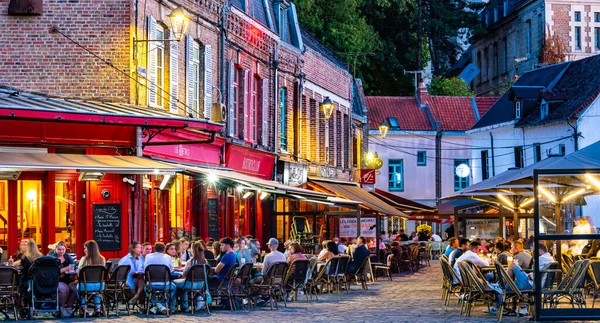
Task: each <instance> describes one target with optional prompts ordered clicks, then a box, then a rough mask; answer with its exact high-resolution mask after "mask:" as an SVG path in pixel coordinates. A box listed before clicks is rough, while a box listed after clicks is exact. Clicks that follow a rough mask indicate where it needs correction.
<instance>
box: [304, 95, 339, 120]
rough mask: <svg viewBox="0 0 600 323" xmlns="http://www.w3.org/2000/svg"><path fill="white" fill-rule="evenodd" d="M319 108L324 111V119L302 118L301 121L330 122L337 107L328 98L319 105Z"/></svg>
mask: <svg viewBox="0 0 600 323" xmlns="http://www.w3.org/2000/svg"><path fill="white" fill-rule="evenodd" d="M319 108H321V111H323V115H324V116H325V117H324V118H300V120H329V118H331V116H332V115H333V110H334V108H335V105H334V104H333V102H332V101H331V99H330V98H329V97H328V96H326V97H325V99H323V102H321V103H319Z"/></svg>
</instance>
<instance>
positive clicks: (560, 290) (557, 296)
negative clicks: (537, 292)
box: [545, 259, 590, 308]
mask: <svg viewBox="0 0 600 323" xmlns="http://www.w3.org/2000/svg"><path fill="white" fill-rule="evenodd" d="M589 265H590V260H589V259H586V260H578V261H576V262H575V263H574V264H573V271H572V275H571V277H570V279H568V277H566V278H565V279H568V282H567V283H565V284H563V282H561V283H560V284H559V286H558V287H557V288H556V289H554V290H550V291H545V295H546V296H549V298H550V300H549V305H550V307H551V308H557V307H558V305H559V304H560V301H561V300H562V299H566V300H567V301H568V303H569V304H570V305H571V307H572V308H575V305H577V306H578V307H579V308H582V307H584V306H585V304H586V301H585V297H584V293H583V291H582V290H583V288H582V286H581V285H582V283H583V282H584V280H585V275H586V274H587V269H588V267H589Z"/></svg>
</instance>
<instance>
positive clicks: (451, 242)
mask: <svg viewBox="0 0 600 323" xmlns="http://www.w3.org/2000/svg"><path fill="white" fill-rule="evenodd" d="M456 248H458V238H455V237H452V238H450V239H448V247H446V251H444V254H445V255H446V257H450V254H451V253H452V251H454V250H456ZM448 259H450V258H448Z"/></svg>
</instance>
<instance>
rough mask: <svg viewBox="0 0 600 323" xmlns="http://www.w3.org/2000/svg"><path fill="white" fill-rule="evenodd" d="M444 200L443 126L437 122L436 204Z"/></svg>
mask: <svg viewBox="0 0 600 323" xmlns="http://www.w3.org/2000/svg"><path fill="white" fill-rule="evenodd" d="M441 198H442V125H441V123H440V122H437V125H436V130H435V203H436V204H439V203H440V199H441Z"/></svg>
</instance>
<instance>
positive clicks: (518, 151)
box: [514, 147, 524, 168]
mask: <svg viewBox="0 0 600 323" xmlns="http://www.w3.org/2000/svg"><path fill="white" fill-rule="evenodd" d="M514 153H515V167H516V168H523V166H524V165H523V147H515V148H514Z"/></svg>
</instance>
